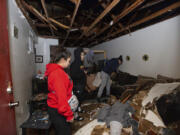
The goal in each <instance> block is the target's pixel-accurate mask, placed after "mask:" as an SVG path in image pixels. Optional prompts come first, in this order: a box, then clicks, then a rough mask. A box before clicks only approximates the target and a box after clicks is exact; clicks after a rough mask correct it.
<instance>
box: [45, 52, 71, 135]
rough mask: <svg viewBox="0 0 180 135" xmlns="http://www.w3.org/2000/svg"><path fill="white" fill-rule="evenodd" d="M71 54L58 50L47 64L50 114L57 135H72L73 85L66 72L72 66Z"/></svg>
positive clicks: (46, 73) (46, 74)
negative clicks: (70, 103)
mask: <svg viewBox="0 0 180 135" xmlns="http://www.w3.org/2000/svg"><path fill="white" fill-rule="evenodd" d="M70 60H71V53H70V52H68V51H66V50H62V49H58V50H56V53H55V54H54V56H53V57H52V59H51V63H50V64H47V66H46V72H45V76H46V77H47V78H48V90H49V93H48V99H47V104H48V113H49V116H50V120H51V121H52V123H53V124H54V126H55V130H56V135H71V134H72V133H71V127H70V123H72V122H73V120H74V116H73V111H72V109H71V106H70V105H69V100H70V99H71V98H72V88H73V83H72V81H71V80H70V78H69V76H68V74H66V72H65V71H64V69H65V68H67V67H68V66H69V64H70Z"/></svg>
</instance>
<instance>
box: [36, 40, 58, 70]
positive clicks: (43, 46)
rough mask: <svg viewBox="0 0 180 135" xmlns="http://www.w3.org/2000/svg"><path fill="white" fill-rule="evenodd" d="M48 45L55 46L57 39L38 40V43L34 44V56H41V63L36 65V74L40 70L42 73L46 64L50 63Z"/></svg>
mask: <svg viewBox="0 0 180 135" xmlns="http://www.w3.org/2000/svg"><path fill="white" fill-rule="evenodd" d="M50 45H54V46H57V45H58V40H57V39H46V38H40V37H39V38H38V43H37V44H36V55H42V56H43V63H36V73H37V72H38V71H39V70H40V71H41V72H42V73H44V71H45V69H46V64H48V63H49V61H50Z"/></svg>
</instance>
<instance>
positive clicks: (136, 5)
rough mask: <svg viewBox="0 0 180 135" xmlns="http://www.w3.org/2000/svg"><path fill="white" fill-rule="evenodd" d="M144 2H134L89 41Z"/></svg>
mask: <svg viewBox="0 0 180 135" xmlns="http://www.w3.org/2000/svg"><path fill="white" fill-rule="evenodd" d="M143 2H144V0H136V1H135V2H134V3H133V4H131V5H130V6H129V7H128V8H124V10H123V11H122V12H121V13H120V14H119V15H117V16H116V17H113V18H114V19H113V20H112V24H108V25H106V26H105V27H104V28H103V29H101V30H100V31H99V32H98V33H96V34H95V35H94V36H93V37H92V38H90V41H93V40H94V39H95V38H96V37H98V36H99V35H101V34H102V33H103V32H105V31H106V30H107V29H109V28H110V27H112V26H114V25H115V24H117V23H118V22H119V20H120V19H122V18H123V17H125V16H126V15H127V14H129V13H130V12H132V11H133V10H134V9H136V8H137V7H138V6H139V5H141V4H142V3H143ZM119 25H120V27H123V26H122V24H119ZM83 45H84V44H82V45H81V46H83Z"/></svg>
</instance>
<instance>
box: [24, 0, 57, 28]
mask: <svg viewBox="0 0 180 135" xmlns="http://www.w3.org/2000/svg"><path fill="white" fill-rule="evenodd" d="M22 3H23V5H24V6H25V7H26V9H27V10H28V11H29V12H31V13H32V14H33V15H35V16H36V17H37V18H38V19H39V20H41V21H42V22H43V23H48V24H49V25H50V26H51V27H52V28H53V29H54V30H57V28H56V27H55V26H54V25H52V24H51V23H49V21H48V20H47V19H46V18H45V17H44V16H43V15H42V14H41V13H40V12H39V11H38V10H37V9H35V8H34V7H33V6H31V5H29V4H27V3H26V2H25V1H24V0H22Z"/></svg>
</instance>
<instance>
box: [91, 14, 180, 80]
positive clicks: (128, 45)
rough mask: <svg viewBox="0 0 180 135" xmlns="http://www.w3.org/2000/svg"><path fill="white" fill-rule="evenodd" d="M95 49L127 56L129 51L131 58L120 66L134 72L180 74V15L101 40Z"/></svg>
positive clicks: (116, 55)
mask: <svg viewBox="0 0 180 135" xmlns="http://www.w3.org/2000/svg"><path fill="white" fill-rule="evenodd" d="M93 49H105V50H106V51H107V56H108V58H112V57H118V56H119V55H120V54H122V55H123V56H124V58H125V57H126V56H127V55H129V56H130V57H131V60H130V61H129V62H127V61H126V60H125V59H124V63H123V65H122V66H121V67H120V69H121V70H122V71H125V72H129V73H131V74H135V75H138V74H143V75H147V76H154V77H155V76H156V75H157V74H162V75H167V76H170V77H180V60H179V59H180V16H177V17H175V18H172V19H169V20H166V21H164V22H161V23H158V24H155V25H152V26H150V27H147V28H145V29H141V30H139V31H136V32H133V33H131V36H129V35H125V36H122V37H120V38H117V39H115V40H112V41H109V42H106V43H103V44H100V45H98V46H95V47H93ZM144 54H148V55H149V57H150V59H149V61H147V62H145V61H143V60H142V56H143V55H144Z"/></svg>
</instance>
